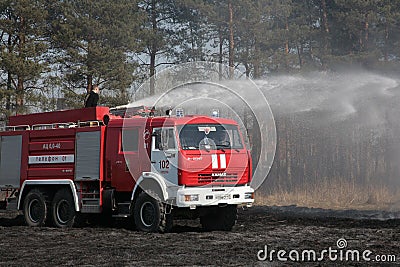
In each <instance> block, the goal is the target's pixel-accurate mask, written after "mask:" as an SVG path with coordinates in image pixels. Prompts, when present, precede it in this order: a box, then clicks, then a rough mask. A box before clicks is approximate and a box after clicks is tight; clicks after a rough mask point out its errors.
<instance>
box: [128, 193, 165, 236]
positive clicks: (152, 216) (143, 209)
mask: <svg viewBox="0 0 400 267" xmlns="http://www.w3.org/2000/svg"><path fill="white" fill-rule="evenodd" d="M165 206H166V205H164V204H163V203H162V202H161V200H160V198H159V197H158V196H157V194H156V193H154V192H153V191H147V192H141V193H140V194H139V196H138V197H137V199H136V201H135V206H134V210H133V218H134V221H135V226H136V229H137V230H139V231H143V232H161V233H164V232H168V231H169V230H170V229H171V227H172V217H171V214H166V213H165Z"/></svg>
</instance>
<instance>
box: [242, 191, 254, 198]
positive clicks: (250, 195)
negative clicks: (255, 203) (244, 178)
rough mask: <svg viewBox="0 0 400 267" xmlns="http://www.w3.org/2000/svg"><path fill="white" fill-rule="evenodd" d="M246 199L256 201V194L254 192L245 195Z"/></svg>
mask: <svg viewBox="0 0 400 267" xmlns="http://www.w3.org/2000/svg"><path fill="white" fill-rule="evenodd" d="M244 199H254V193H253V192H249V193H244Z"/></svg>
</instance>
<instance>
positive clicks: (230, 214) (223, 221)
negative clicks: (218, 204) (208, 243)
mask: <svg viewBox="0 0 400 267" xmlns="http://www.w3.org/2000/svg"><path fill="white" fill-rule="evenodd" d="M236 220H237V206H236V205H228V206H226V207H223V208H215V209H213V210H211V211H210V212H208V213H207V214H205V215H203V216H201V217H200V223H201V226H202V227H203V229H204V230H206V231H231V230H232V227H233V226H234V225H235V224H236Z"/></svg>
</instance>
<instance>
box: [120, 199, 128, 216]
mask: <svg viewBox="0 0 400 267" xmlns="http://www.w3.org/2000/svg"><path fill="white" fill-rule="evenodd" d="M130 204H131V203H130V202H121V203H117V211H118V214H117V215H121V214H122V215H124V216H125V215H128V216H129V214H130V211H129V207H130Z"/></svg>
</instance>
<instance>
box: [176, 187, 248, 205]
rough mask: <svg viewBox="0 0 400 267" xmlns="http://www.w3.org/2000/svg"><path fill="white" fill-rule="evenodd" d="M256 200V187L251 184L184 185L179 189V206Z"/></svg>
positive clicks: (242, 202)
mask: <svg viewBox="0 0 400 267" xmlns="http://www.w3.org/2000/svg"><path fill="white" fill-rule="evenodd" d="M253 202H254V189H253V188H251V187H250V186H248V185H246V186H236V187H182V188H180V189H178V191H177V198H176V205H177V206H178V207H190V208H192V209H193V208H196V207H198V206H217V205H225V204H227V205H246V206H251V205H252V204H253Z"/></svg>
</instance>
